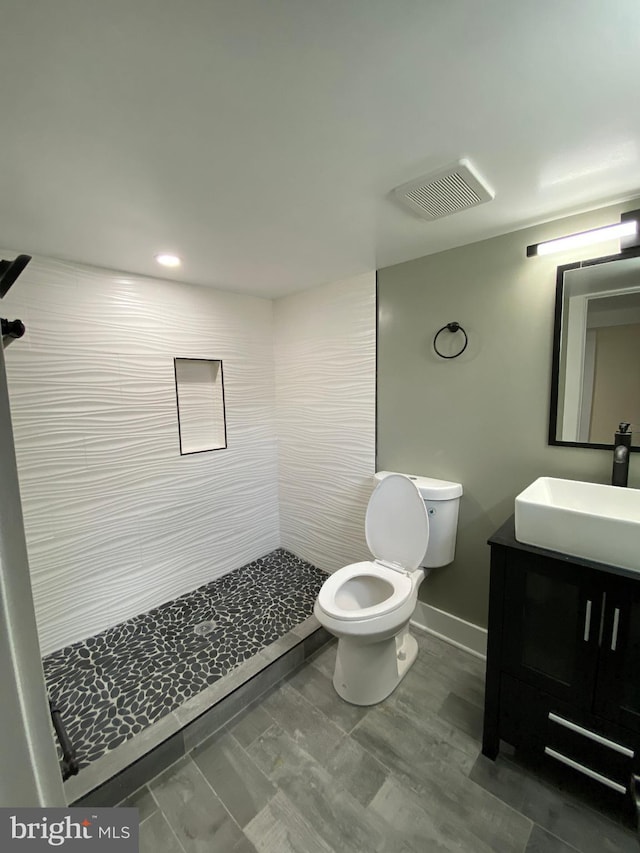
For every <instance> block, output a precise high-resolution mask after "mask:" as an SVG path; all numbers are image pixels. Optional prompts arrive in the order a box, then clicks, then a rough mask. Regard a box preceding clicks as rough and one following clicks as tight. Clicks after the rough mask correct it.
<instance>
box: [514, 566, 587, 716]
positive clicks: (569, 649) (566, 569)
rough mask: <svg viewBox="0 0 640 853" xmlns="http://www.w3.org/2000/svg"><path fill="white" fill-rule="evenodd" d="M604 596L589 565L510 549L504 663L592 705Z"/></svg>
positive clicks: (540, 684) (551, 690)
mask: <svg viewBox="0 0 640 853" xmlns="http://www.w3.org/2000/svg"><path fill="white" fill-rule="evenodd" d="M601 597H602V596H601V594H599V591H598V587H597V578H596V575H595V573H594V572H592V571H591V570H590V569H586V568H584V567H581V566H575V565H571V564H570V563H566V562H564V561H562V560H554V559H552V558H550V557H542V556H538V555H536V554H530V553H527V552H523V551H520V552H518V551H511V552H509V556H508V558H507V564H506V572H505V597H504V607H505V615H504V628H503V641H502V642H503V645H502V660H503V665H504V668H505V669H506V670H507V671H509V672H510V673H511V674H512V675H514V676H515V677H516V678H519V679H521V680H522V681H525V682H526V683H527V684H531V685H532V686H534V687H538V688H539V689H541V690H544V691H545V692H546V693H548V694H550V695H552V696H556V697H557V698H558V699H562V700H564V701H568V702H573V703H576V704H578V705H579V706H580V707H591V699H592V693H593V687H594V684H595V676H596V667H597V659H598V632H599V631H598V629H599V625H600V602H601Z"/></svg>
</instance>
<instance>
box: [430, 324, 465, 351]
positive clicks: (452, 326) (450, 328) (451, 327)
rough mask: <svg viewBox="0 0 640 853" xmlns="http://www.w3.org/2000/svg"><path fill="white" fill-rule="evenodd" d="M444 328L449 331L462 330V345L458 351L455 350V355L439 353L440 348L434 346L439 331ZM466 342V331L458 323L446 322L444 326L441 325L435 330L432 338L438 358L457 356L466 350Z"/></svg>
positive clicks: (442, 330) (434, 345)
mask: <svg viewBox="0 0 640 853" xmlns="http://www.w3.org/2000/svg"><path fill="white" fill-rule="evenodd" d="M445 329H446V330H447V331H449V332H462V334H463V335H464V344H463V347H462V349H461V350H460V352H457V353H456V354H455V355H444V353H441V352H440V350H439V349H438V347H437V346H436V341H437V340H438V335H439V334H440V333H441V332H444V330H445ZM468 343H469V338H468V337H467V333H466V332H465V330H464V329H463V328H462V326H461V325H460V323H447V325H446V326H443V327H442V328H441V329H438V331H437V332H436V334H435V336H434V338H433V348H434V350H435V351H436V353H437V355H439V356H440V358H457V357H458V356H459V355H462V353H463V352H464V351H465V350H466V348H467V344H468Z"/></svg>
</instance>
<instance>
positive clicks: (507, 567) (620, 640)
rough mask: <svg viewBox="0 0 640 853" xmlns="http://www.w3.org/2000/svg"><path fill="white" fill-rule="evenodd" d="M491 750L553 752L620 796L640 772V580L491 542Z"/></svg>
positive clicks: (487, 721)
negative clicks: (503, 744)
mask: <svg viewBox="0 0 640 853" xmlns="http://www.w3.org/2000/svg"><path fill="white" fill-rule="evenodd" d="M489 544H490V545H491V588H490V602H489V636H488V650H487V684H486V700H485V718H484V739H483V750H482V751H483V753H484V754H485V755H487V756H488V757H490V758H495V757H496V755H497V754H498V750H499V744H500V740H501V739H502V740H504V741H506V742H508V743H511V744H512V745H513V746H516V747H519V748H522V749H524V750H529V751H533V752H538V753H545V754H546V755H548V756H550V757H551V758H552V759H554V760H556V761H560V762H561V763H564V764H567V765H569V766H570V767H573V768H574V769H575V770H578V771H579V772H582V773H585V774H586V775H588V776H591V777H592V778H595V779H597V780H598V781H600V782H602V784H605V785H607V786H608V787H610V788H613V789H614V790H617V791H619V792H620V793H625V792H626V791H628V790H629V788H630V784H631V778H632V775H633V774H640V577H639V576H638V575H634V573H633V572H631V571H627V570H624V569H618V568H614V567H607V566H603V565H602V564H599V563H593V562H590V561H588V560H581V559H579V558H573V557H566V556H565V555H562V554H556V553H554V552H552V551H546V550H544V549H541V548H535V547H532V546H528V545H523V544H521V543H519V542H517V541H516V539H515V534H514V523H513V518H512V519H510V520H509V521H508V522H507V523H506V524H505V525H504V526H503V527H501V528H500V530H498V531H497V532H496V533H495V534H494V536H492V537H491V539H490V540H489Z"/></svg>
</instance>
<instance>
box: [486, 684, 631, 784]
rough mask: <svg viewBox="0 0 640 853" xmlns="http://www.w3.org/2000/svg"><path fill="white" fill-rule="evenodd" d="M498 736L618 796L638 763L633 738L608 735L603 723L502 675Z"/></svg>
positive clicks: (616, 733) (607, 728)
mask: <svg viewBox="0 0 640 853" xmlns="http://www.w3.org/2000/svg"><path fill="white" fill-rule="evenodd" d="M500 737H501V738H503V739H504V740H506V741H508V742H509V743H511V744H513V745H514V746H517V747H520V748H522V749H525V750H527V751H529V752H534V753H537V754H541V753H544V754H545V755H547V756H548V757H549V758H550V759H552V760H553V761H554V762H559V763H561V764H565V765H567V766H568V767H571V768H573V769H574V770H576V771H577V772H579V773H582V774H583V775H585V776H589V777H590V778H592V779H595V780H596V781H597V782H600V783H601V784H602V785H605V786H606V787H608V788H611V789H612V790H614V791H617V792H618V793H620V794H625V793H626V792H627V791H628V788H629V781H630V778H631V773H632V772H633V769H634V766H635V767H636V768H637V767H638V764H639V760H638V755H639V750H638V742H637V739H636V738H635V737H633V736H629V735H625V734H622V736H620V731H619V730H617V731H616V732H615V733H611V731H610V727H608V726H606V724H605V723H604V722H603V721H600V720H597V719H596V720H594V719H588V720H586V719H584V718H581V717H580V716H579V715H576V714H575V712H572V711H571V710H570V709H569V708H567V706H565V705H563V704H562V703H560V702H559V701H558V700H557V699H556V698H554V697H552V696H549V695H548V694H545V693H543V692H542V691H539V690H537V689H536V688H533V687H530V686H529V685H526V684H523V683H522V682H518V681H517V679H514V678H511V677H510V676H507V675H502V678H501V709H500ZM636 772H637V770H636Z"/></svg>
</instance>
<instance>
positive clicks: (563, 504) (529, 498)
mask: <svg viewBox="0 0 640 853" xmlns="http://www.w3.org/2000/svg"><path fill="white" fill-rule="evenodd" d="M515 505H516V539H517V540H518V542H523V543H525V544H526V545H537V546H538V547H539V548H549V549H551V550H552V551H561V552H562V553H563V554H570V555H571V556H572V557H583V558H585V559H587V560H595V561H596V562H598V563H608V564H609V565H612V566H622V567H623V568H626V569H634V570H635V571H640V490H638V489H623V488H620V487H619V486H604V485H601V484H600V483H582V482H580V481H579V480H556V479H554V478H553V477H539V478H538V479H537V480H535V481H534V482H533V483H531V485H530V486H528V487H527V488H526V489H525V490H524V491H523V492H521V493H520V494H519V495H518V497H517V498H516V502H515Z"/></svg>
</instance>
